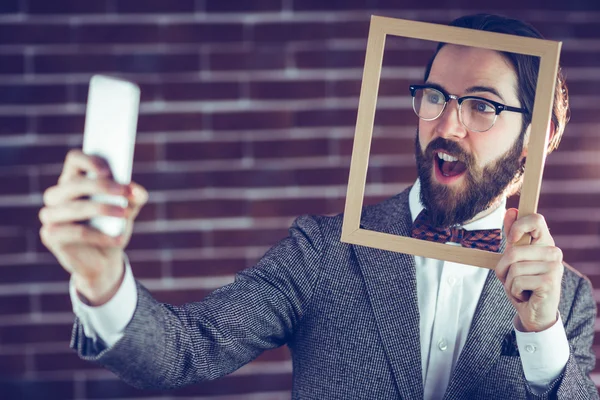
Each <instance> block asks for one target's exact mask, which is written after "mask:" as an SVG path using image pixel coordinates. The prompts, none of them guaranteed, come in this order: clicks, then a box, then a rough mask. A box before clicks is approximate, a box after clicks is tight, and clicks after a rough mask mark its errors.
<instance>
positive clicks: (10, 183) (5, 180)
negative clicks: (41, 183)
mask: <svg viewBox="0 0 600 400" xmlns="http://www.w3.org/2000/svg"><path fill="white" fill-rule="evenodd" d="M26 193H29V174H27V173H18V172H13V173H11V174H10V175H0V195H6V194H26Z"/></svg>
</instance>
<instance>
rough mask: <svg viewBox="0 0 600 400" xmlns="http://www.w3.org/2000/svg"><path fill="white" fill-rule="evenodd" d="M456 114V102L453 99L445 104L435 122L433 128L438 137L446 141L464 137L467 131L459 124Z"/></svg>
mask: <svg viewBox="0 0 600 400" xmlns="http://www.w3.org/2000/svg"><path fill="white" fill-rule="evenodd" d="M458 114H459V106H458V102H457V101H456V100H455V99H451V100H450V101H448V103H447V104H446V108H445V109H444V112H443V113H442V115H440V116H439V117H438V118H437V120H436V122H437V124H436V126H435V132H436V133H437V134H438V136H440V137H442V138H444V139H448V140H453V139H454V140H457V139H462V138H464V137H465V136H466V134H467V129H466V128H465V126H464V125H463V124H462V122H460V117H459V115H458Z"/></svg>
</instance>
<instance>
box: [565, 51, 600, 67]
mask: <svg viewBox="0 0 600 400" xmlns="http://www.w3.org/2000/svg"><path fill="white" fill-rule="evenodd" d="M560 61H561V64H562V65H563V66H564V67H592V66H597V65H598V64H599V63H600V53H598V52H596V51H594V52H589V53H584V52H570V51H568V50H566V51H563V52H562V54H561V56H560Z"/></svg>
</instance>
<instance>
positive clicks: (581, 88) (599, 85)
mask: <svg viewBox="0 0 600 400" xmlns="http://www.w3.org/2000/svg"><path fill="white" fill-rule="evenodd" d="M566 81H567V86H568V87H569V96H573V95H575V96H578V95H594V96H595V95H597V94H598V93H599V92H600V81H590V80H582V81H574V80H569V78H567V79H566Z"/></svg>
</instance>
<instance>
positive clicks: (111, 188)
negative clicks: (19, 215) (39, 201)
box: [43, 177, 128, 207]
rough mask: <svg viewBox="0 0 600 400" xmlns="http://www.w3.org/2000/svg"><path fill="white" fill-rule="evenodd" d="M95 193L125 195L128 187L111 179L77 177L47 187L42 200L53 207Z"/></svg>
mask: <svg viewBox="0 0 600 400" xmlns="http://www.w3.org/2000/svg"><path fill="white" fill-rule="evenodd" d="M95 194H111V195H116V196H127V194H128V189H127V186H126V185H121V184H119V183H117V182H115V181H113V180H111V179H101V180H100V179H99V180H95V179H89V178H84V177H79V178H77V179H75V180H70V181H66V182H63V183H61V184H58V185H56V186H52V187H50V188H48V189H47V190H46V191H45V192H44V199H43V200H44V204H45V205H46V206H49V207H53V206H56V205H59V204H63V203H68V202H70V201H73V200H76V199H78V198H80V197H83V196H93V195H95Z"/></svg>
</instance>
